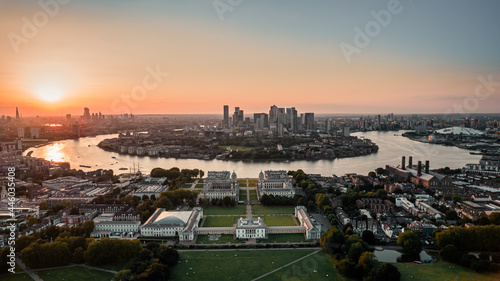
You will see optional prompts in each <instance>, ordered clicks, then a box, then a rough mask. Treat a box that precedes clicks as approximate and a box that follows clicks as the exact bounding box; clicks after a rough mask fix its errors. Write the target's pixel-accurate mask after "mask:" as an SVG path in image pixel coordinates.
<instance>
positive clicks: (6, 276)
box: [0, 269, 33, 281]
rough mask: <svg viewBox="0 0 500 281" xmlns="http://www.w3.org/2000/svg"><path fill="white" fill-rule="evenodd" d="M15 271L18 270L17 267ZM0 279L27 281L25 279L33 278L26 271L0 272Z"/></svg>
mask: <svg viewBox="0 0 500 281" xmlns="http://www.w3.org/2000/svg"><path fill="white" fill-rule="evenodd" d="M16 272H18V271H17V269H16ZM19 272H20V271H19ZM0 280H2V281H27V280H33V279H32V278H31V277H30V276H29V275H28V274H27V273H7V274H0Z"/></svg>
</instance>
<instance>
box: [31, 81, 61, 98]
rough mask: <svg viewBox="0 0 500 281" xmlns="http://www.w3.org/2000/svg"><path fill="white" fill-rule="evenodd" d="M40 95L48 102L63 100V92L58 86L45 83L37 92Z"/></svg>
mask: <svg viewBox="0 0 500 281" xmlns="http://www.w3.org/2000/svg"><path fill="white" fill-rule="evenodd" d="M36 94H37V95H38V97H39V98H40V99H42V100H43V101H46V102H56V101H59V100H61V98H62V97H63V92H62V90H61V89H59V88H58V87H57V86H54V85H45V86H43V87H41V88H40V89H38V91H37V92H36Z"/></svg>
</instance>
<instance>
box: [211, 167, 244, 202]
mask: <svg viewBox="0 0 500 281" xmlns="http://www.w3.org/2000/svg"><path fill="white" fill-rule="evenodd" d="M201 196H202V197H203V198H208V199H210V200H212V199H222V198H224V197H226V196H228V197H230V198H231V199H234V200H236V201H237V200H238V199H239V196H240V186H239V184H238V179H237V177H236V173H235V172H233V173H232V174H231V173H230V172H229V171H222V172H215V171H209V172H208V173H207V177H206V178H205V179H204V181H203V191H202V192H201Z"/></svg>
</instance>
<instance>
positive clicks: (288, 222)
mask: <svg viewBox="0 0 500 281" xmlns="http://www.w3.org/2000/svg"><path fill="white" fill-rule="evenodd" d="M264 222H265V223H266V225H267V226H296V224H295V219H294V218H293V216H291V215H290V216H264Z"/></svg>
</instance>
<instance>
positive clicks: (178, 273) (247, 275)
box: [171, 249, 313, 281]
mask: <svg viewBox="0 0 500 281" xmlns="http://www.w3.org/2000/svg"><path fill="white" fill-rule="evenodd" d="M312 252H313V250H303V249H301V250H275V251H272V250H259V251H245V250H239V251H203V252H194V251H192V252H190V251H182V252H180V261H181V263H179V264H178V265H176V266H175V267H174V268H173V270H172V277H171V280H207V281H211V280H216V281H220V280H231V281H242V280H252V279H255V278H257V277H259V276H261V275H264V274H266V273H268V272H270V271H272V270H274V269H277V268H278V267H281V266H283V265H285V264H287V263H290V262H292V261H294V260H297V259H299V258H301V257H303V256H305V255H307V254H310V253H312ZM282 280H286V279H282ZM290 280H292V279H290Z"/></svg>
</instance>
